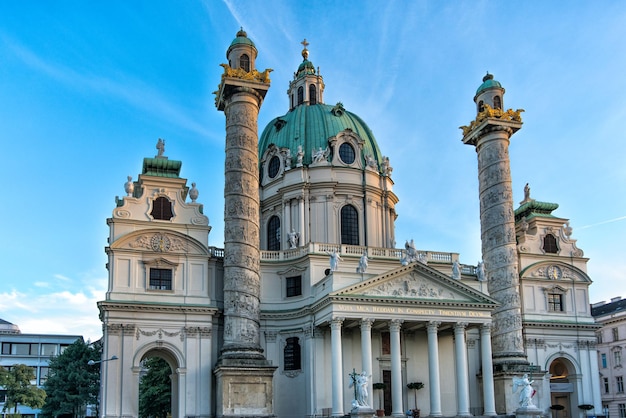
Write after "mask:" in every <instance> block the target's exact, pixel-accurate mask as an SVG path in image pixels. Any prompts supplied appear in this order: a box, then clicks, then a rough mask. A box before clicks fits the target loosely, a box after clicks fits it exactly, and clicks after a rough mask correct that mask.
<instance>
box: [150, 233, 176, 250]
mask: <svg viewBox="0 0 626 418" xmlns="http://www.w3.org/2000/svg"><path fill="white" fill-rule="evenodd" d="M150 245H151V246H152V250H153V251H157V252H165V251H169V250H170V246H171V245H172V243H171V241H170V239H169V238H168V237H167V235H163V234H156V235H154V236H153V237H152V239H151V240H150Z"/></svg>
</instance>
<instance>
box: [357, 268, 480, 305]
mask: <svg viewBox="0 0 626 418" xmlns="http://www.w3.org/2000/svg"><path fill="white" fill-rule="evenodd" d="M358 293H359V294H360V295H363V296H387V297H401V298H409V299H435V300H455V301H471V300H472V298H470V297H469V296H468V295H465V294H463V292H461V291H458V290H455V289H451V288H449V287H447V286H445V285H444V284H443V283H438V282H436V281H434V280H431V279H429V278H426V277H423V276H420V275H419V274H418V273H417V272H411V273H409V274H407V275H402V276H400V277H396V278H393V279H390V280H387V281H384V282H383V283H380V284H378V285H375V286H372V287H368V288H366V289H365V290H364V291H363V292H358Z"/></svg>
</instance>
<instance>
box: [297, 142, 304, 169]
mask: <svg viewBox="0 0 626 418" xmlns="http://www.w3.org/2000/svg"><path fill="white" fill-rule="evenodd" d="M303 158H304V151H302V145H298V152H297V153H296V167H302V159H303Z"/></svg>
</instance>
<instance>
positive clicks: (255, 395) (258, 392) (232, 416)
mask: <svg viewBox="0 0 626 418" xmlns="http://www.w3.org/2000/svg"><path fill="white" fill-rule="evenodd" d="M220 363H221V364H220V365H219V366H217V367H216V368H215V370H214V373H215V377H216V383H217V409H216V411H215V416H216V418H223V417H229V418H239V417H250V416H256V417H273V416H274V410H273V406H272V398H273V385H272V379H273V376H274V371H275V370H276V367H274V366H269V365H266V366H263V365H261V364H258V365H247V364H244V363H245V361H242V360H222V361H221V362H220ZM229 363H232V364H229ZM252 363H266V364H267V363H268V362H267V361H265V362H264V361H252Z"/></svg>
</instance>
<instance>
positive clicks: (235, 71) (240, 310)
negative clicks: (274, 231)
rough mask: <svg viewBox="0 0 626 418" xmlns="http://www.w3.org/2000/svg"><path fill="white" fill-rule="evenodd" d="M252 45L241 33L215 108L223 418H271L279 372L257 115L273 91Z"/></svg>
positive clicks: (230, 55) (219, 385)
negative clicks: (263, 299) (222, 121)
mask: <svg viewBox="0 0 626 418" xmlns="http://www.w3.org/2000/svg"><path fill="white" fill-rule="evenodd" d="M256 55H257V50H256V47H255V46H254V43H253V42H252V41H251V40H250V39H248V37H247V35H246V33H245V32H244V31H243V30H241V31H239V32H238V33H237V37H236V38H235V40H234V41H233V42H232V43H231V45H230V47H229V48H228V51H227V53H226V56H227V58H228V62H229V63H228V64H222V67H224V74H223V75H222V80H221V83H220V86H219V91H217V92H216V95H217V97H216V101H215V104H216V106H217V108H218V110H221V111H223V112H224V115H225V116H226V160H225V184H224V345H223V347H222V350H221V353H220V358H219V361H218V364H217V367H216V368H215V371H214V373H215V375H216V381H217V398H218V399H217V416H218V417H223V416H229V417H239V416H250V415H254V416H272V415H273V408H272V397H273V394H272V379H273V374H274V370H275V369H276V367H274V366H271V365H270V363H269V362H268V361H267V360H266V359H265V357H264V355H263V349H262V348H261V345H260V299H259V298H260V276H259V266H260V248H259V247H260V242H259V240H260V234H259V187H258V184H259V168H258V163H259V161H258V149H257V148H258V145H257V144H258V127H257V118H258V114H259V109H260V107H261V104H262V103H263V98H264V97H265V94H266V93H267V90H268V89H269V86H270V80H269V77H268V74H269V72H270V71H271V70H265V71H264V72H263V73H259V72H258V71H257V70H256V69H255V65H254V64H255V59H256Z"/></svg>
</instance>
